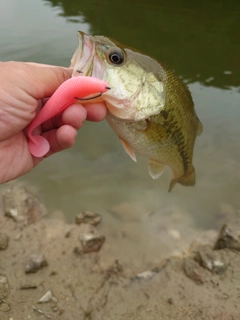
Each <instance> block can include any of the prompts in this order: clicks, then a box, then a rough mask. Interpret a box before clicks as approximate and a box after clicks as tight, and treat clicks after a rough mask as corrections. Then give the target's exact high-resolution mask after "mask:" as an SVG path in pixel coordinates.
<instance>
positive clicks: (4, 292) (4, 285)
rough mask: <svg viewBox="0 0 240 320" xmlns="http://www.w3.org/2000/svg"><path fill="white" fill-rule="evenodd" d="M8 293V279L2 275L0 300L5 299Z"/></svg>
mask: <svg viewBox="0 0 240 320" xmlns="http://www.w3.org/2000/svg"><path fill="white" fill-rule="evenodd" d="M9 293H10V288H9V284H8V279H7V277H6V276H4V275H0V300H3V299H6V298H7V297H8V295H9Z"/></svg>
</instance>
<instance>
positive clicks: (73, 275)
mask: <svg viewBox="0 0 240 320" xmlns="http://www.w3.org/2000/svg"><path fill="white" fill-rule="evenodd" d="M2 197H3V200H2V206H1V208H0V209H1V212H0V319H1V320H10V319H11V320H27V319H59V320H75V319H79V320H161V319H163V320H168V319H169V320H170V319H171V320H172V319H174V320H183V319H184V320H193V319H204V320H205V319H209V320H211V319H218V320H220V319H223V320H228V319H229V320H230V319H231V320H232V319H240V305H239V297H240V276H239V275H240V272H239V265H240V222H239V221H238V219H237V218H236V217H235V218H234V219H235V220H234V221H232V223H231V221H229V222H228V224H223V226H222V227H221V228H220V230H219V232H214V231H212V232H209V233H203V234H202V235H200V234H199V233H196V239H195V240H194V241H191V243H188V241H186V242H185V245H184V246H183V247H182V249H181V250H178V252H177V253H176V254H174V255H173V254H172V255H166V256H165V257H161V258H159V259H158V257H156V259H154V260H153V261H147V260H144V261H142V262H141V263H139V262H136V261H134V260H131V259H129V260H130V261H129V263H127V260H121V256H120V257H119V258H118V252H116V250H115V249H114V248H115V246H114V237H109V235H107V234H104V233H103V230H104V228H101V227H100V226H101V224H104V217H101V215H99V214H98V213H94V212H91V211H86V212H81V213H79V214H77V215H76V218H75V221H73V223H72V224H70V223H66V222H65V221H64V219H63V218H62V219H60V218H59V217H58V218H56V219H55V218H54V216H53V215H50V216H48V215H47V209H46V208H45V206H44V205H43V204H42V203H40V202H39V201H38V199H37V198H36V197H35V196H33V195H32V194H30V193H29V192H28V191H27V190H26V189H25V188H23V187H19V186H14V187H13V188H12V189H9V190H6V192H4V193H3V194H2ZM168 223H169V224H171V221H170V220H169V222H168ZM126 229H127V227H126ZM192 232H194V230H192ZM163 236H165V235H163ZM172 237H173V238H174V239H175V243H177V242H179V234H178V232H177V229H176V230H174V231H172ZM123 238H124V241H123V240H122V241H119V242H118V245H120V244H121V242H122V245H123V246H126V243H127V242H126V239H125V238H128V233H127V232H126V233H125V234H124V236H123ZM186 238H187V239H188V237H187V235H186ZM129 241H130V240H129ZM121 249H122V250H123V251H124V249H125V248H124V247H123V248H121ZM126 249H127V248H126Z"/></svg>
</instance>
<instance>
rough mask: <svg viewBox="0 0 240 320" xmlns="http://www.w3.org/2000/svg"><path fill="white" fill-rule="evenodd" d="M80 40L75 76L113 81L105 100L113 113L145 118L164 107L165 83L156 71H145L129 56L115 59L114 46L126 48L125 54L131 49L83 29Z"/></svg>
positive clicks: (74, 70)
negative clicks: (92, 34) (115, 61)
mask: <svg viewBox="0 0 240 320" xmlns="http://www.w3.org/2000/svg"><path fill="white" fill-rule="evenodd" d="M78 41H79V43H78V47H77V49H76V51H75V53H74V55H73V58H72V60H71V67H73V73H72V76H73V77H75V76H81V75H85V76H92V77H95V78H98V79H101V80H104V81H106V82H107V83H109V85H110V86H111V90H110V91H109V92H107V93H104V95H103V96H102V100H103V101H105V102H106V104H107V108H108V110H109V112H110V113H111V114H113V115H114V116H115V117H118V118H119V119H123V120H130V121H141V120H144V119H147V118H149V117H150V116H152V115H156V114H158V113H159V112H160V110H161V109H162V108H164V104H165V87H164V85H163V83H162V82H160V81H158V79H156V77H155V75H154V73H153V72H145V70H144V68H139V65H138V64H137V63H135V64H134V63H129V62H128V61H127V59H126V61H124V62H123V63H122V64H120V65H119V66H118V65H116V64H114V63H113V62H112V63H111V62H110V59H109V56H108V54H109V51H110V50H113V51H114V52H115V51H116V50H118V52H119V51H120V52H122V53H123V57H125V58H126V55H127V53H126V52H125V51H124V50H122V51H121V49H120V48H118V47H117V46H116V45H115V44H114V43H113V42H112V41H111V40H109V39H107V38H106V37H104V36H91V35H86V34H85V33H83V32H81V31H79V32H78ZM110 52H111V51H110ZM139 70H140V71H139ZM146 106H147V107H146Z"/></svg>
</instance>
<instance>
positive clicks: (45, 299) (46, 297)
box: [38, 290, 57, 303]
mask: <svg viewBox="0 0 240 320" xmlns="http://www.w3.org/2000/svg"><path fill="white" fill-rule="evenodd" d="M50 301H53V302H57V298H55V297H54V296H53V294H52V291H51V290H49V291H47V292H46V293H45V294H44V295H43V296H42V297H41V298H40V299H39V300H38V303H47V302H50Z"/></svg>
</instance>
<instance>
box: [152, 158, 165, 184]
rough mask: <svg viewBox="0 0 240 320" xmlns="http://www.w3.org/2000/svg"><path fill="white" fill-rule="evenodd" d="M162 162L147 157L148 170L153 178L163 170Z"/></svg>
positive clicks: (156, 177) (158, 176) (157, 176)
mask: <svg viewBox="0 0 240 320" xmlns="http://www.w3.org/2000/svg"><path fill="white" fill-rule="evenodd" d="M164 167H165V165H164V164H161V163H159V162H156V161H154V160H152V159H148V172H149V174H150V176H151V177H152V178H153V179H158V178H160V176H161V175H162V174H163V172H164Z"/></svg>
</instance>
